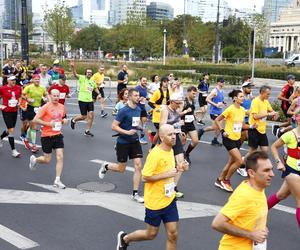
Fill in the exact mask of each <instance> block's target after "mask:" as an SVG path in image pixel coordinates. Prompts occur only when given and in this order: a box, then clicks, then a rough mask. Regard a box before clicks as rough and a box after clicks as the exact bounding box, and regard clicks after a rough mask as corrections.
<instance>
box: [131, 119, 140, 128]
mask: <svg viewBox="0 0 300 250" xmlns="http://www.w3.org/2000/svg"><path fill="white" fill-rule="evenodd" d="M140 120H141V118H140V117H132V124H131V126H132V127H138V126H139V125H140Z"/></svg>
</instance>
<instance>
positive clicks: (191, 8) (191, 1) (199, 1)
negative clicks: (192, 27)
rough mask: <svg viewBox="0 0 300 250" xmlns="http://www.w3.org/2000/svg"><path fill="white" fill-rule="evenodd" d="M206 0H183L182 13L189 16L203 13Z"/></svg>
mask: <svg viewBox="0 0 300 250" xmlns="http://www.w3.org/2000/svg"><path fill="white" fill-rule="evenodd" d="M206 2H207V0H184V13H185V14H187V15H191V16H198V17H202V16H203V15H204V12H205V9H204V8H203V7H205V5H206Z"/></svg>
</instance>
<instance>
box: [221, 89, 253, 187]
mask: <svg viewBox="0 0 300 250" xmlns="http://www.w3.org/2000/svg"><path fill="white" fill-rule="evenodd" d="M228 96H229V97H230V98H232V100H233V104H232V105H230V106H229V107H228V108H227V109H225V111H224V112H223V113H222V114H221V115H219V116H218V117H217V118H216V119H215V123H216V125H217V127H218V128H219V129H220V131H221V135H222V138H223V145H224V147H225V148H226V149H227V151H228V154H229V159H228V161H227V163H226V165H225V166H224V168H223V170H222V172H221V173H220V175H219V177H218V178H217V180H216V182H215V186H216V187H219V188H221V189H224V190H226V191H227V192H232V191H233V188H232V187H231V183H230V179H231V177H232V175H233V174H234V172H235V171H236V170H237V169H238V168H239V167H240V166H241V165H242V164H243V162H244V161H243V159H242V155H241V153H240V147H241V132H242V129H249V128H250V129H251V128H256V127H257V126H256V125H253V126H249V125H246V124H245V115H246V111H245V109H244V108H243V107H242V106H241V104H242V103H243V101H244V94H243V92H242V91H241V90H232V91H231V92H230V93H229V94H228ZM223 120H225V128H224V129H223V128H222V126H221V122H222V121H223Z"/></svg>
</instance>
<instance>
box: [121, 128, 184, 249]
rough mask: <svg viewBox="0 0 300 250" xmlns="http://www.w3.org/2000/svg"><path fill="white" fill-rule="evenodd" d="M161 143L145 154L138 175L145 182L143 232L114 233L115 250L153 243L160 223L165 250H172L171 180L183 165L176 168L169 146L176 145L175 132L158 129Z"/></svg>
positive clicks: (174, 241)
mask: <svg viewBox="0 0 300 250" xmlns="http://www.w3.org/2000/svg"><path fill="white" fill-rule="evenodd" d="M159 136H160V138H161V144H160V145H157V146H156V147H155V148H153V149H152V150H151V152H150V153H149V155H148V157H147V160H146V163H145V166H144V169H143V172H142V175H143V181H144V182H145V188H144V199H145V207H146V216H145V222H146V224H147V227H146V229H145V230H137V231H134V232H132V233H129V234H126V233H124V232H123V231H120V232H119V233H118V243H117V249H120V250H121V249H127V246H128V244H129V243H130V242H133V241H142V240H153V239H154V238H155V237H156V236H157V234H158V231H159V226H160V223H161V221H162V222H163V223H164V224H165V228H166V231H167V232H166V234H167V243H166V249H174V250H175V249H176V244H177V233H178V220H179V216H178V211H177V206H176V201H175V190H174V187H175V183H174V177H175V176H176V174H177V171H181V172H183V171H185V170H187V168H188V165H187V164H186V163H182V164H179V165H177V167H176V168H175V159H174V154H173V149H172V147H173V146H174V145H175V143H176V134H175V129H174V127H173V126H172V125H169V124H164V125H162V126H161V127H160V128H159Z"/></svg>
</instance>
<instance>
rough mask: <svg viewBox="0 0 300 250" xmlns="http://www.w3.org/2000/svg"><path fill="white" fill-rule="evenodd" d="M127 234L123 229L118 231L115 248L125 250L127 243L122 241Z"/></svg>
mask: <svg viewBox="0 0 300 250" xmlns="http://www.w3.org/2000/svg"><path fill="white" fill-rule="evenodd" d="M126 235H127V234H126V233H124V232H123V231H120V232H119V233H118V236H117V238H118V243H117V250H126V249H127V247H128V244H127V243H126V242H125V241H124V237H125V236H126Z"/></svg>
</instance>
